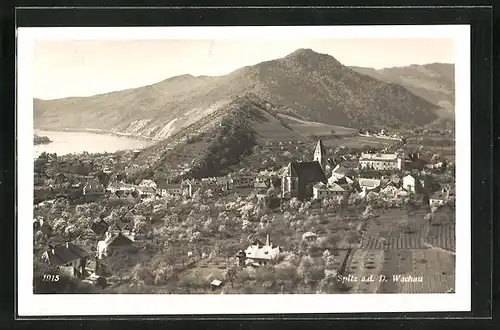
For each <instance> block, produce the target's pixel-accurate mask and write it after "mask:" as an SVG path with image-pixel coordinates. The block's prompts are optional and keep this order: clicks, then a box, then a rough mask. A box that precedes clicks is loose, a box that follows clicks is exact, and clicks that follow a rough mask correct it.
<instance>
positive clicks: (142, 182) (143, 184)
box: [139, 179, 158, 190]
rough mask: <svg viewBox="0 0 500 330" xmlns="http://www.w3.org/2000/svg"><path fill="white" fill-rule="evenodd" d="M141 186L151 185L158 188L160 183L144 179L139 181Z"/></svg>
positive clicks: (150, 186)
mask: <svg viewBox="0 0 500 330" xmlns="http://www.w3.org/2000/svg"><path fill="white" fill-rule="evenodd" d="M139 187H149V188H153V189H155V190H156V188H158V184H157V183H156V182H155V181H153V180H149V179H144V180H142V181H141V182H140V183H139Z"/></svg>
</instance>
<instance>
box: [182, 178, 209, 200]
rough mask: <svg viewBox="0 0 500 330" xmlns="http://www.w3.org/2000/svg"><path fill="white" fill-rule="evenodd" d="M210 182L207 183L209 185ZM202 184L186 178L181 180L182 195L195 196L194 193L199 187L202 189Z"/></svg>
mask: <svg viewBox="0 0 500 330" xmlns="http://www.w3.org/2000/svg"><path fill="white" fill-rule="evenodd" d="M209 183H212V182H209ZM209 183H207V184H206V185H207V186H208V185H209ZM201 186H202V184H201V182H199V181H196V180H189V179H186V180H184V181H182V182H181V189H182V195H183V196H188V197H193V194H194V193H195V192H196V191H197V190H198V189H200V188H201Z"/></svg>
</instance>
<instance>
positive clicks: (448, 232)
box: [426, 223, 455, 251]
mask: <svg viewBox="0 0 500 330" xmlns="http://www.w3.org/2000/svg"><path fill="white" fill-rule="evenodd" d="M426 243H428V244H430V245H432V246H435V247H439V248H442V249H445V250H451V251H455V224H454V223H446V224H442V225H439V226H433V225H431V226H429V232H428V234H427V237H426Z"/></svg>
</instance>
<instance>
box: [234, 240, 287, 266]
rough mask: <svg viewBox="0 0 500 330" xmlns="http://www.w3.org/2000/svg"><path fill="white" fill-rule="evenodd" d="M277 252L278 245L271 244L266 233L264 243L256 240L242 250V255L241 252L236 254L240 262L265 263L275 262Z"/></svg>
mask: <svg viewBox="0 0 500 330" xmlns="http://www.w3.org/2000/svg"><path fill="white" fill-rule="evenodd" d="M279 254H280V248H279V246H275V245H273V243H272V242H271V241H270V240H269V234H268V235H267V238H266V244H262V243H261V242H260V241H258V240H256V241H254V242H253V243H252V244H251V245H250V246H249V247H248V248H247V249H246V250H245V251H244V257H243V254H241V253H239V254H237V257H238V259H239V263H240V264H243V263H246V264H252V265H265V264H268V263H273V262H276V261H277V259H278V257H279Z"/></svg>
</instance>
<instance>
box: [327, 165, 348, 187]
mask: <svg viewBox="0 0 500 330" xmlns="http://www.w3.org/2000/svg"><path fill="white" fill-rule="evenodd" d="M354 174H355V173H354V171H353V170H352V169H349V168H346V167H343V166H341V165H337V166H335V168H334V169H333V170H332V174H331V176H330V177H329V178H328V183H330V184H331V183H335V182H336V181H338V180H341V179H343V178H345V177H348V178H349V179H350V180H352V179H351V178H352V177H353V176H354Z"/></svg>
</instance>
